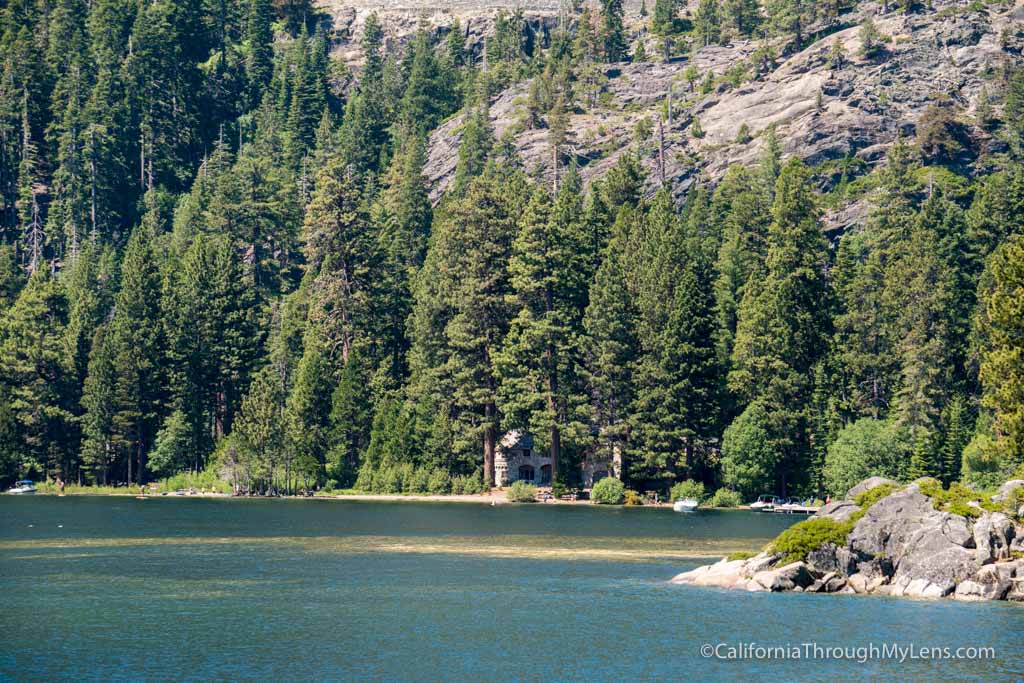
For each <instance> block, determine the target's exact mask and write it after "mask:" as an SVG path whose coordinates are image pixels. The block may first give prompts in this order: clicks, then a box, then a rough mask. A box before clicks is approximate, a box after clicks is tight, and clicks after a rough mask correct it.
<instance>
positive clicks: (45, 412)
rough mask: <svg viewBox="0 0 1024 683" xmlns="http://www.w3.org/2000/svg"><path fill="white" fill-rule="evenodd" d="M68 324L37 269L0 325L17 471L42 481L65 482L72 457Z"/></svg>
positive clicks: (61, 297)
mask: <svg viewBox="0 0 1024 683" xmlns="http://www.w3.org/2000/svg"><path fill="white" fill-rule="evenodd" d="M67 319H68V301H67V298H66V296H65V293H64V291H63V289H62V288H61V286H60V284H59V283H58V282H57V281H56V280H55V279H54V278H53V277H52V276H51V275H50V273H49V272H48V271H47V270H45V269H40V270H37V271H36V272H35V274H34V275H33V276H32V277H31V278H30V279H29V281H28V283H27V284H26V285H25V287H24V289H22V291H21V293H20V295H19V296H18V299H17V301H15V303H14V305H13V306H12V307H11V308H10V309H9V310H8V311H6V314H5V315H4V317H3V319H2V320H0V368H2V370H0V380H2V384H3V385H4V386H5V388H6V389H5V391H6V392H7V397H8V401H9V402H8V409H9V410H10V415H11V417H12V418H13V422H14V425H15V426H16V430H17V433H18V439H17V441H16V444H17V449H18V450H17V453H18V457H19V459H20V460H21V462H20V467H21V469H22V470H23V471H25V472H29V473H39V474H42V475H43V476H44V477H49V476H50V475H51V474H53V475H60V476H63V477H68V476H70V473H71V472H72V471H73V469H74V466H75V456H77V447H78V444H77V443H76V442H74V441H73V438H74V434H75V432H74V430H73V426H74V414H73V412H72V411H73V409H74V406H73V405H72V404H71V402H70V400H69V399H70V398H71V397H72V396H73V394H72V392H71V388H72V387H73V385H74V368H73V367H72V366H70V365H69V363H68V355H67V354H66V353H65V350H64V346H65V341H64V340H65V334H66V332H65V328H66V325H67Z"/></svg>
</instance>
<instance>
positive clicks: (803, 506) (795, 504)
mask: <svg viewBox="0 0 1024 683" xmlns="http://www.w3.org/2000/svg"><path fill="white" fill-rule="evenodd" d="M813 502H814V501H813V500H804V501H801V500H800V499H799V498H797V497H795V496H792V497H790V498H787V499H786V502H784V503H782V504H781V505H776V506H775V507H774V508H773V509H772V512H783V513H786V514H790V515H813V514H814V513H815V512H817V511H818V510H820V509H821V508H820V507H818V506H816V505H813Z"/></svg>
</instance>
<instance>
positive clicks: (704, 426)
mask: <svg viewBox="0 0 1024 683" xmlns="http://www.w3.org/2000/svg"><path fill="white" fill-rule="evenodd" d="M646 223H647V229H646V236H645V238H644V240H643V241H644V242H645V243H646V244H645V245H644V246H646V248H647V249H648V250H649V251H650V253H648V254H643V255H641V257H640V258H639V259H638V261H639V263H638V266H637V267H638V269H639V270H638V284H639V290H638V298H637V302H638V308H639V310H640V311H641V316H640V321H639V325H638V334H639V337H640V343H641V348H642V350H643V356H642V358H641V362H640V364H639V366H638V371H637V376H636V380H635V386H636V388H635V391H636V398H635V400H634V406H633V413H634V414H633V417H632V427H633V432H634V436H633V441H634V443H633V445H632V448H631V450H632V451H633V452H635V454H636V455H637V456H639V458H638V460H637V462H635V463H634V465H633V471H634V474H635V475H638V476H639V477H640V478H649V477H650V476H651V475H652V474H654V476H657V474H655V473H662V476H671V475H672V474H676V475H678V474H682V473H684V472H685V473H686V474H687V475H689V476H695V475H696V476H702V475H703V474H704V472H702V471H699V470H698V467H699V466H700V465H701V463H700V462H699V461H698V460H699V456H700V455H702V454H704V453H705V451H706V447H707V446H709V445H710V443H711V441H712V439H713V430H714V427H715V425H716V423H717V420H718V385H719V378H718V364H717V359H716V354H715V348H714V299H713V295H712V279H711V276H712V270H711V266H710V264H709V263H708V262H707V261H706V260H705V257H704V254H703V253H702V250H701V246H700V240H699V239H697V236H696V235H693V234H690V233H689V230H688V228H689V226H688V224H687V222H684V221H683V220H680V218H679V217H678V216H676V215H675V212H674V207H673V206H672V203H671V199H670V197H669V195H668V193H667V192H666V191H665V190H662V191H660V192H659V193H658V195H657V196H656V197H655V200H654V203H653V205H652V207H651V209H650V212H649V214H648V216H647V221H646Z"/></svg>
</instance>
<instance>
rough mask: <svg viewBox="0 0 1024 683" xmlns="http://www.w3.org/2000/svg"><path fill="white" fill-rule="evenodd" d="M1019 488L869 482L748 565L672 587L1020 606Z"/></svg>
mask: <svg viewBox="0 0 1024 683" xmlns="http://www.w3.org/2000/svg"><path fill="white" fill-rule="evenodd" d="M1022 502H1024V480H1014V481H1009V482H1007V483H1006V484H1004V485H1003V486H1002V487H1000V489H999V491H998V493H996V494H995V495H982V494H975V495H972V492H969V491H968V490H967V489H966V488H964V487H959V486H955V487H954V488H953V489H951V490H950V491H944V490H943V489H942V488H941V486H939V485H938V482H936V481H934V480H927V479H926V480H919V481H916V482H914V483H912V484H910V485H908V486H905V487H901V486H899V485H898V484H896V483H895V482H892V481H890V480H887V479H882V478H878V477H876V478H872V479H868V480H865V481H864V482H861V483H860V484H858V485H857V486H855V487H854V488H853V489H851V490H850V491H849V492H848V494H847V496H846V499H845V500H841V501H836V502H832V503H830V504H829V505H827V506H825V507H824V508H822V509H821V510H820V511H819V512H818V513H817V514H815V515H814V516H813V517H812V518H810V519H808V520H807V521H805V522H801V523H800V524H797V525H795V526H794V527H792V528H791V529H789V530H787V531H786V532H783V533H782V534H780V536H779V537H778V538H776V540H775V541H773V542H772V543H771V544H769V545H768V546H767V547H766V549H765V550H764V551H762V552H761V553H758V554H757V555H754V556H753V557H750V558H744V559H732V560H730V559H728V558H725V559H723V560H721V561H720V562H718V563H716V564H712V565H706V566H702V567H698V568H697V569H694V570H693V571H689V572H685V573H683V574H679V575H678V576H676V577H675V578H674V579H672V583H677V584H691V585H696V586H714V587H718V588H732V589H740V590H748V591H795V592H808V593H869V594H875V595H892V596H905V597H913V598H946V597H949V598H954V599H957V600H1011V601H1016V602H1024V524H1022V522H1021V519H1022V517H1024V504H1022Z"/></svg>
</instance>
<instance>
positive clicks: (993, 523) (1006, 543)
mask: <svg viewBox="0 0 1024 683" xmlns="http://www.w3.org/2000/svg"><path fill="white" fill-rule="evenodd" d="M1015 531H1016V530H1015V527H1014V524H1013V520H1011V519H1010V518H1009V517H1007V516H1006V515H1004V514H1003V513H1001V512H991V513H986V514H984V515H982V516H981V517H980V518H979V519H978V521H976V522H975V523H974V545H975V551H974V552H975V559H976V560H977V562H978V564H988V563H990V562H996V561H998V560H1006V559H1009V558H1010V548H1011V546H1012V544H1013V541H1014V540H1015Z"/></svg>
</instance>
